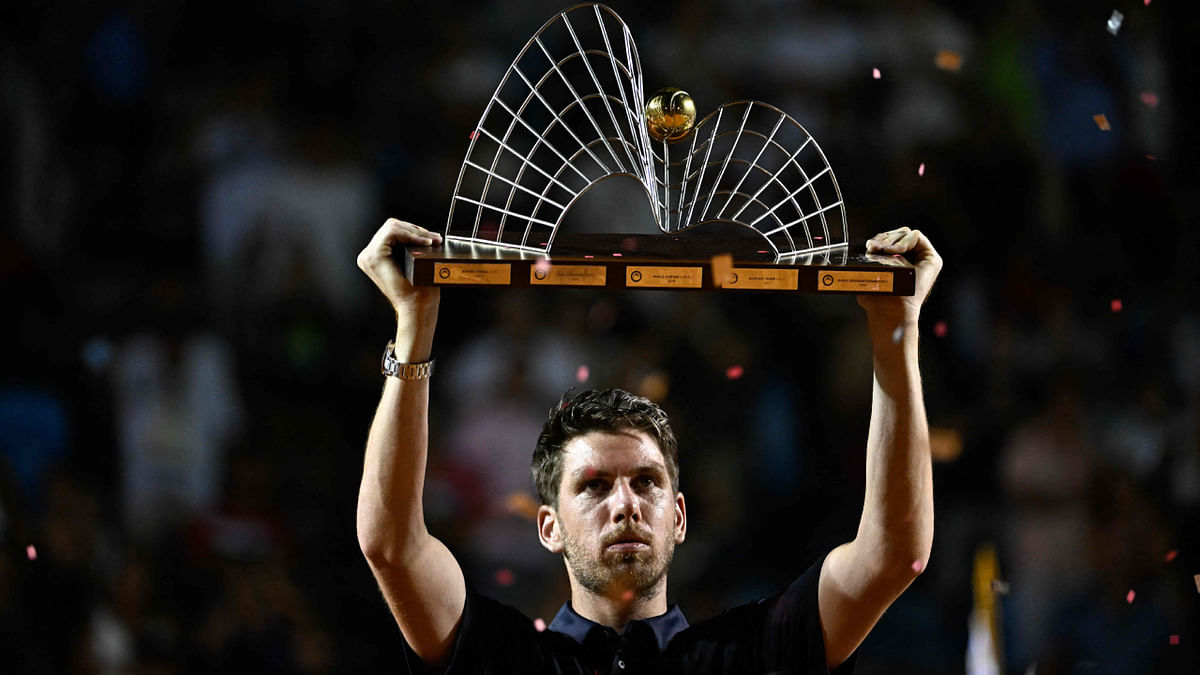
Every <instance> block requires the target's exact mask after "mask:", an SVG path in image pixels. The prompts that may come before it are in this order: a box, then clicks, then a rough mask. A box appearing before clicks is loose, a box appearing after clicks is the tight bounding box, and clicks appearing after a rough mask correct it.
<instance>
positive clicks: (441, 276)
mask: <svg viewBox="0 0 1200 675" xmlns="http://www.w3.org/2000/svg"><path fill="white" fill-rule="evenodd" d="M510 267H511V266H510V265H509V264H508V263H442V262H440V263H436V264H434V266H433V283H435V284H487V285H496V286H507V285H509V283H510V277H511V273H512V270H511V269H510Z"/></svg>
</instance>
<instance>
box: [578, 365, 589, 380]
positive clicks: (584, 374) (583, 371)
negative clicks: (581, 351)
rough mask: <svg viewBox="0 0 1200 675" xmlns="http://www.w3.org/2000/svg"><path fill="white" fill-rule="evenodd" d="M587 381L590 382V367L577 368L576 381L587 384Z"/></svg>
mask: <svg viewBox="0 0 1200 675" xmlns="http://www.w3.org/2000/svg"><path fill="white" fill-rule="evenodd" d="M587 380H588V367H587V366H579V367H578V368H576V369H575V381H577V382H587Z"/></svg>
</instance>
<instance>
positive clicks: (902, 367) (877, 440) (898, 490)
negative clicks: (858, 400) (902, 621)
mask: <svg viewBox="0 0 1200 675" xmlns="http://www.w3.org/2000/svg"><path fill="white" fill-rule="evenodd" d="M869 324H870V333H871V342H872V346H873V356H874V372H875V376H874V386H873V391H872V398H871V426H870V432H869V434H868V438H867V475H866V497H865V500H864V503H863V514H862V520H861V522H860V524H859V530H858V540H859V542H860V543H861V544H862V545H864V546H865V547H867V548H868V549H869V550H870V551H871V552H872V555H871V558H872V559H876V560H878V561H879V563H880V564H882V565H886V566H889V567H894V566H895V565H897V564H902V565H908V566H912V565H914V564H915V565H917V568H916V571H920V569H922V568H923V567H924V565H925V563H926V561H927V560H928V558H929V550H930V547H931V546H932V542H933V468H932V465H931V459H930V449H929V427H928V424H927V422H926V418H925V403H924V400H923V395H922V389H921V374H920V370H919V366H918V362H917V343H918V338H919V335H918V328H917V322H916V319H915V318H911V319H900V320H895V319H884V318H877V317H869ZM898 325H899V326H900V327H901V332H900V334H899V339H898V340H897V339H894V338H895V337H896V330H897V326H898Z"/></svg>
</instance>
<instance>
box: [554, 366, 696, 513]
mask: <svg viewBox="0 0 1200 675" xmlns="http://www.w3.org/2000/svg"><path fill="white" fill-rule="evenodd" d="M570 394H571V392H570V391H568V392H567V393H566V394H563V397H562V399H560V400H559V402H558V405H556V406H554V407H553V408H551V409H550V416H549V419H547V420H546V423H545V424H544V425H543V426H542V433H541V435H539V436H538V440H537V446H536V447H535V448H534V449H533V467H532V468H533V484H534V487H535V488H536V489H537V492H538V497H540V498H541V500H542V503H543V504H549V505H550V506H553V507H555V508H557V507H558V488H559V485H560V484H561V483H562V456H563V448H564V447H566V445H567V443H568V442H569V441H570V440H571V439H572V438H575V437H576V436H582V435H583V434H586V433H588V432H591V431H617V432H619V431H642V432H645V433H646V435H648V436H650V437H651V438H653V439H654V440H655V441H656V442H657V443H658V449H659V450H660V451H662V456H663V461H665V462H666V464H667V476H668V477H669V478H670V479H671V488H672V491H673V492H678V491H679V454H678V444H677V442H676V440H675V432H673V431H671V423H670V421H669V420H668V419H667V413H665V412H663V409H662V408H660V407H658V404H656V403H654V402H653V401H651V400H650V399H648V398H644V397H642V396H638V395H636V394H631V393H629V392H627V391H624V390H622V389H605V390H602V391H601V390H596V389H589V390H587V391H583V392H580V393H579V394H578V395H576V396H575V397H573V398H572V397H571V396H570Z"/></svg>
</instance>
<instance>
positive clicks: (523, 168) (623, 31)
mask: <svg viewBox="0 0 1200 675" xmlns="http://www.w3.org/2000/svg"><path fill="white" fill-rule="evenodd" d="M616 176H622V177H625V179H629V178H632V179H634V180H636V181H637V182H638V183H640V184H641V186H642V187H643V188H644V190H645V193H646V197H647V200H648V204H649V207H650V209H651V211H652V213H653V216H654V221H655V223H656V224H657V225H658V228H659V230H660V231H661V232H660V233H659V234H652V235H646V234H627V233H625V234H623V233H620V232H619V228H614V229H618V231H617V232H613V233H582V232H581V233H572V232H570V231H562V229H561V228H560V226H561V225H562V223H563V220H564V217H565V216H566V214H567V212H568V211H569V210H570V208H571V206H572V205H573V204H574V203H575V202H576V201H577V200H578V199H579V198H580V196H581V195H583V194H584V193H586V192H587V191H588V190H589V189H591V188H592V187H593V186H595V185H597V184H599V183H601V182H603V181H605V180H607V179H610V178H613V177H616ZM568 229H569V228H568ZM404 267H405V274H406V276H407V277H408V279H409V280H410V281H411V282H412V283H414V284H417V285H443V286H519V287H531V286H551V287H585V288H586V287H594V288H611V289H619V288H634V289H651V288H652V289H722V290H732V291H789V292H799V293H831V294H836V293H854V294H863V293H875V294H885V295H912V294H913V290H914V282H915V273H914V269H913V267H912V265H911V264H909V263H908V262H907V261H906V260H904V259H903V258H900V257H892V256H877V255H871V254H867V253H866V252H865V250H863V249H862V248H861V242H860V243H859V245H858V247H857V249H856V250H851V241H850V236H849V231H848V229H847V226H846V210H845V206H844V203H843V200H842V193H841V189H840V188H839V187H838V183H837V179H836V177H835V176H834V173H833V169H832V167H831V166H830V165H829V161H828V160H827V159H826V158H825V153H824V152H822V150H821V147H820V145H818V144H817V141H816V139H814V138H813V137H812V135H811V134H809V133H808V131H807V130H805V128H804V127H803V126H801V125H800V124H799V123H798V122H797V121H796V120H794V119H792V118H791V117H790V116H789V115H787V113H784V112H783V111H781V110H779V109H778V108H775V107H774V106H771V105H768V104H766V103H762V102H760V101H735V102H732V103H726V104H724V105H721V106H719V107H718V108H717V109H716V110H714V111H713V112H711V113H710V114H708V115H707V116H706V117H704V118H703V119H701V120H700V121H698V122H697V121H696V104H695V102H694V101H693V100H692V97H691V96H689V95H688V94H687V92H685V91H682V90H679V89H675V88H666V89H661V90H659V91H657V92H655V93H653V94H652V95H651V96H650V97H649V98H648V99H647V97H646V96H645V93H644V90H643V87H642V71H641V64H640V62H639V59H638V53H637V47H636V46H635V45H634V42H633V36H632V34H631V32H630V30H629V27H628V26H626V25H625V23H624V22H623V21H622V20H621V18H620V17H619V16H617V14H616V12H614V11H613V10H612V9H610V8H608V7H606V6H604V5H600V4H581V5H576V6H574V7H572V8H570V9H567V10H565V11H563V12H561V13H559V14H557V15H556V16H554V17H553V18H551V19H550V20H549V21H547V22H546V23H545V25H543V26H542V27H541V29H540V30H538V31H537V33H535V34H534V36H533V38H532V39H531V40H530V41H529V42H528V43H527V44H526V45H525V48H524V49H522V50H521V52H520V53H519V54H518V55H517V57H516V59H515V60H514V61H513V63H512V65H511V66H510V67H509V69H508V71H507V72H506V73H505V75H504V78H503V79H502V80H501V82H500V85H499V87H497V89H496V92H495V94H493V95H492V98H491V100H490V101H489V102H488V104H487V106H486V108H485V109H484V111H483V116H482V117H481V118H480V121H479V124H478V126H477V127H476V128H475V130H474V131H473V132H472V133H471V135H470V146H469V148H468V149H467V155H466V158H465V159H464V160H463V165H462V169H461V171H460V172H459V175H458V182H457V184H456V185H455V187H454V195H453V197H452V199H451V203H450V214H449V216H448V218H447V220H446V229H445V232H444V236H443V243H442V245H440V246H431V247H425V248H410V249H406V251H405V265H404Z"/></svg>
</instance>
